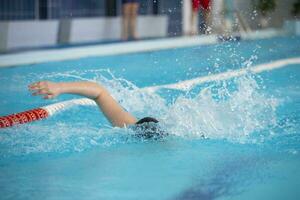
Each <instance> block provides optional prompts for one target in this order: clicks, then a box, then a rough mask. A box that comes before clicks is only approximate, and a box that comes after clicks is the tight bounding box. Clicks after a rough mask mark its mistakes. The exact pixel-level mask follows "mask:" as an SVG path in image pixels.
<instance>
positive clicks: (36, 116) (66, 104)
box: [0, 57, 300, 128]
mask: <svg viewBox="0 0 300 200" xmlns="http://www.w3.org/2000/svg"><path fill="white" fill-rule="evenodd" d="M293 64H300V57H297V58H288V59H282V60H277V61H275V62H271V63H266V64H260V65H257V66H255V67H251V68H249V69H238V70H233V71H229V72H223V73H220V74H214V75H209V76H204V77H199V78H195V79H191V80H187V81H181V82H179V83H175V84H167V85H160V86H152V87H145V88H142V89H141V90H144V91H148V92H155V91H157V90H159V89H163V88H165V89H174V90H182V91H185V90H188V89H190V88H192V87H193V86H194V85H197V84H201V83H205V82H212V81H218V80H226V79H230V78H233V77H238V76H242V75H244V74H246V73H247V72H248V71H251V72H252V73H255V74H257V73H261V72H264V71H270V70H273V69H278V68H281V67H284V66H287V65H293ZM75 105H84V106H88V105H96V103H95V102H94V101H93V100H91V99H87V98H81V99H73V100H68V101H63V102H60V103H55V104H51V105H48V106H44V107H40V108H36V109H32V110H27V111H24V112H20V113H15V114H11V115H7V116H1V117H0V128H7V127H11V126H14V125H17V124H25V123H29V122H33V121H37V120H41V119H45V118H48V117H50V116H52V115H54V114H55V113H56V112H58V111H61V110H64V109H67V108H70V107H72V106H75Z"/></svg>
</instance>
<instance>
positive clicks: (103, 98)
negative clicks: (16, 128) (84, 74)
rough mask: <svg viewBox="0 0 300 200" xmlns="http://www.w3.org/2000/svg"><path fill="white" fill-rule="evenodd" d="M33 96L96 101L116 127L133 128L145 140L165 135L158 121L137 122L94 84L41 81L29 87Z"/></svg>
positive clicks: (141, 120)
mask: <svg viewBox="0 0 300 200" xmlns="http://www.w3.org/2000/svg"><path fill="white" fill-rule="evenodd" d="M28 87H29V90H31V91H32V95H35V96H36V95H40V96H42V97H43V98H44V99H53V98H55V97H57V96H59V95H61V94H76V95H80V96H84V97H87V98H90V99H92V100H94V101H95V102H96V103H97V105H98V106H99V108H100V110H101V111H102V113H103V114H104V116H105V117H106V118H107V119H108V121H109V122H110V123H111V124H112V126H114V127H120V128H123V127H131V128H132V129H133V130H135V131H136V132H137V133H138V136H141V137H143V138H153V137H161V136H162V135H164V134H165V133H163V131H161V130H160V128H159V126H158V120H156V119H155V118H152V117H145V118H142V119H140V120H137V119H136V118H135V117H134V116H133V115H132V114H130V113H129V112H127V111H125V110H124V109H123V107H122V106H121V105H120V104H119V103H118V102H117V101H116V100H115V99H114V98H113V97H112V96H111V95H110V93H109V92H108V91H107V90H106V89H105V88H104V87H103V86H101V85H99V84H97V83H94V82H60V83H56V82H50V81H40V82H36V83H33V84H31V85H29V86H28Z"/></svg>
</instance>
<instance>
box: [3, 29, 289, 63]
mask: <svg viewBox="0 0 300 200" xmlns="http://www.w3.org/2000/svg"><path fill="white" fill-rule="evenodd" d="M283 34H284V32H283V31H282V30H276V29H267V30H260V31H255V32H250V33H241V34H240V36H241V37H242V39H244V40H253V39H265V38H271V37H276V36H281V35H283ZM217 42H218V36H217V35H204V36H194V37H175V38H166V39H154V40H147V41H133V42H126V43H117V44H116V43H114V44H105V45H103V44H102V45H92V46H84V47H70V48H67V49H48V50H35V51H28V52H22V53H12V54H6V55H0V67H12V66H17V65H27V64H36V63H44V62H52V61H63V60H72V59H78V58H83V57H89V56H108V55H118V54H128V53H137V52H147V51H155V50H163V49H170V48H182V47H189V46H196V45H209V44H216V43H217Z"/></svg>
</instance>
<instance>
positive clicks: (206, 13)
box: [191, 0, 211, 35]
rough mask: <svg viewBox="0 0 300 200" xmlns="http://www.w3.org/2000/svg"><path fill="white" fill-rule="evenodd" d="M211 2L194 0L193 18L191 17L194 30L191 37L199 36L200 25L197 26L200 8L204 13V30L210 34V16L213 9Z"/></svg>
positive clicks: (208, 0)
mask: <svg viewBox="0 0 300 200" xmlns="http://www.w3.org/2000/svg"><path fill="white" fill-rule="evenodd" d="M210 4H211V0H192V17H191V24H192V30H191V35H197V34H198V28H197V27H198V24H197V21H198V20H197V18H198V12H199V10H200V8H201V9H202V11H203V17H204V26H203V27H204V29H205V33H209V30H208V29H209V26H208V24H209V15H210V7H211V5H210Z"/></svg>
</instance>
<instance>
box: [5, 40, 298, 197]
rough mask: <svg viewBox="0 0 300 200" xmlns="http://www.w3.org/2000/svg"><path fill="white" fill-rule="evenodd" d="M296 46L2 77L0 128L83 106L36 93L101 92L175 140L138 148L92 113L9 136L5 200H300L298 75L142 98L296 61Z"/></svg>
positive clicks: (130, 59)
mask: <svg viewBox="0 0 300 200" xmlns="http://www.w3.org/2000/svg"><path fill="white" fill-rule="evenodd" d="M299 46H300V38H299V37H280V38H273V39H265V40H256V41H242V42H236V43H221V44H216V45H210V46H196V47H190V48H180V49H172V50H164V51H156V52H147V53H137V54H128V55H117V56H107V57H90V58H82V59H78V60H71V61H63V62H51V63H42V64H35V65H26V66H16V67H12V68H3V69H0V81H1V85H0V116H2V115H6V114H10V113H14V112H20V111H24V110H26V109H31V108H35V107H39V106H44V105H48V104H52V103H55V102H60V101H63V100H68V99H74V98H78V97H77V96H72V95H65V96H60V97H59V98H57V99H54V100H47V101H46V100H43V99H40V98H38V97H32V96H31V95H30V93H29V92H28V91H27V85H28V84H30V83H31V82H34V81H38V80H50V81H75V80H94V81H98V82H101V83H102V84H103V85H105V86H106V87H107V88H109V90H110V91H111V92H112V94H113V96H114V97H115V98H116V99H117V100H118V101H119V102H120V103H121V104H122V106H123V107H125V108H126V109H127V110H128V111H130V112H132V113H134V114H135V115H136V116H137V117H139V118H141V117H144V116H153V117H156V118H158V119H159V120H160V121H161V124H162V126H163V127H164V128H165V129H166V130H167V131H168V132H169V133H170V136H168V137H167V138H165V139H163V140H158V141H151V140H148V141H147V140H140V139H137V138H134V137H132V136H131V134H132V132H131V131H130V130H127V129H118V128H111V127H110V125H109V123H108V122H107V121H106V120H105V118H104V117H103V115H102V114H101V113H100V112H99V110H98V109H97V108H96V107H93V106H85V107H84V106H76V107H72V108H69V109H67V110H64V111H61V112H59V113H58V114H56V115H54V116H53V117H51V118H49V119H47V120H43V121H39V122H35V123H32V124H27V125H22V126H18V127H14V128H9V129H2V130H0V195H1V199H155V200H157V199H162V200H163V199H170V200H173V199H174V200H183V199H184V200H186V199H187V200H189V199H241V200H243V199H245V200H248V199H275V200H276V199H299V198H300V191H299V189H298V187H297V186H298V184H299V180H300V170H299V167H300V152H299V151H300V132H299V130H300V129H299V128H300V114H299V113H300V92H299V91H300V90H299V89H300V78H299V77H300V64H294V65H287V66H285V67H284V68H280V69H274V70H272V71H267V72H263V73H260V74H251V73H250V72H249V73H248V74H247V75H245V76H242V77H235V78H232V79H229V80H225V81H211V82H207V83H204V84H199V85H196V86H195V87H193V88H192V89H191V90H189V91H178V90H171V89H160V90H158V91H156V92H154V93H152V92H149V91H145V90H141V88H144V87H149V86H156V85H163V84H170V83H176V82H180V81H183V80H190V79H193V78H197V77H204V76H207V75H211V74H217V73H221V72H227V71H234V70H237V69H240V68H245V67H249V66H255V65H258V64H262V63H272V62H274V61H277V60H281V59H287V58H295V57H300V48H299Z"/></svg>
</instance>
